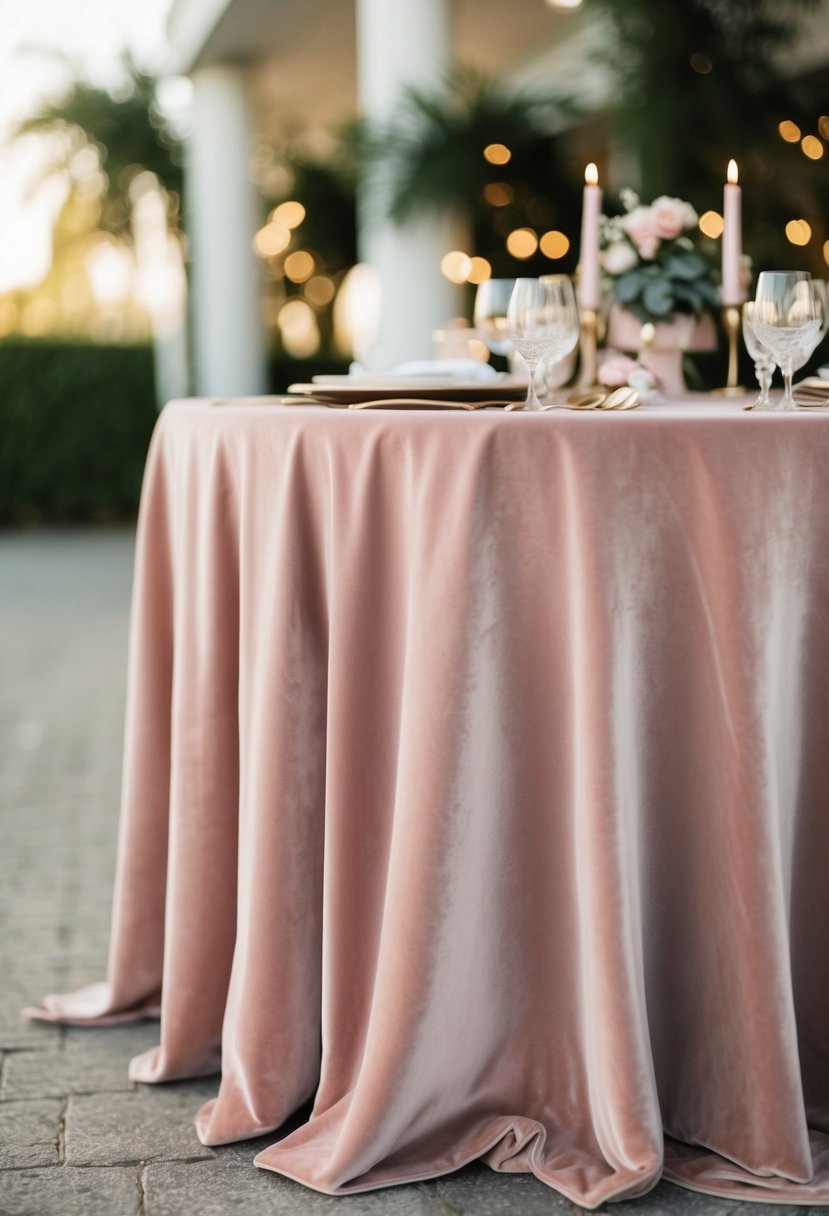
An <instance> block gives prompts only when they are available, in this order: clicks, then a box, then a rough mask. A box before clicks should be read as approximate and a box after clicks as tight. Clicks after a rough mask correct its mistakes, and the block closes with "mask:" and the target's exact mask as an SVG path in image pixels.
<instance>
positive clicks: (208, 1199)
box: [0, 529, 804, 1216]
mask: <svg viewBox="0 0 829 1216" xmlns="http://www.w3.org/2000/svg"><path fill="white" fill-rule="evenodd" d="M131 567H132V535H131V533H130V532H129V531H127V530H118V529H110V530H102V531H97V530H92V531H60V532H34V533H22V534H14V533H7V534H0V1216H230V1214H231V1213H243V1214H245V1216H248V1214H252V1216H282V1214H290V1216H323V1214H326V1216H501V1214H504V1216H541V1214H542V1213H545V1214H548V1213H552V1212H565V1213H572V1211H573V1205H572V1204H570V1203H569V1202H568V1201H567V1200H565V1199H563V1198H562V1197H561V1196H559V1195H557V1194H556V1193H555V1192H553V1191H551V1190H550V1189H549V1188H548V1187H545V1186H543V1185H542V1184H541V1183H539V1182H538V1181H537V1180H536V1179H535V1178H532V1177H530V1176H527V1175H506V1174H495V1173H493V1172H492V1171H491V1170H489V1169H487V1168H486V1167H484V1166H480V1165H473V1166H470V1167H467V1168H466V1169H464V1170H461V1171H459V1172H458V1173H456V1174H453V1175H450V1176H448V1177H446V1178H443V1179H438V1180H435V1181H432V1182H425V1183H421V1184H419V1185H415V1186H405V1187H396V1188H392V1189H388V1190H384V1191H375V1192H373V1193H371V1194H368V1195H357V1196H353V1197H347V1198H339V1199H334V1198H331V1197H329V1196H325V1195H318V1194H316V1193H314V1192H312V1191H308V1190H306V1189H304V1188H302V1187H299V1186H298V1185H296V1184H295V1183H292V1182H290V1181H288V1180H287V1179H283V1178H279V1177H278V1176H277V1175H275V1174H272V1173H266V1172H264V1171H260V1170H257V1169H254V1168H253V1166H252V1165H251V1160H252V1158H253V1156H254V1154H255V1153H256V1152H257V1151H258V1148H259V1147H260V1146H261V1145H260V1143H258V1142H256V1141H248V1142H246V1143H243V1144H238V1145H231V1146H229V1147H226V1148H221V1149H218V1150H214V1149H208V1148H205V1147H204V1146H203V1145H201V1144H200V1143H199V1141H198V1139H197V1138H196V1134H195V1131H194V1128H193V1121H192V1120H193V1114H194V1112H195V1110H196V1109H197V1107H198V1106H199V1105H200V1103H201V1102H202V1101H203V1100H204V1099H205V1098H206V1097H209V1096H211V1095H212V1094H213V1093H215V1090H216V1081H215V1079H210V1080H207V1081H205V1080H200V1081H195V1082H192V1083H176V1084H169V1085H163V1086H155V1087H152V1086H137V1085H134V1084H131V1083H130V1082H129V1081H128V1080H127V1063H128V1061H129V1059H130V1057H131V1056H132V1055H134V1054H136V1053H137V1052H138V1051H142V1050H144V1049H145V1048H147V1047H149V1046H152V1045H153V1044H154V1043H155V1042H157V1024H156V1023H143V1024H139V1025H136V1026H127V1027H120V1028H113V1029H106V1030H104V1029H95V1030H81V1029H65V1028H61V1027H55V1026H43V1025H30V1024H26V1023H24V1022H21V1020H20V1009H21V1007H22V1006H24V1005H26V1004H33V1003H36V1002H37V1001H38V999H39V998H40V997H41V996H42V995H43V994H44V993H46V992H53V991H62V990H66V989H67V988H72V987H75V986H77V985H79V984H82V983H86V982H89V981H91V980H95V979H99V978H101V977H102V975H103V972H104V964H105V958H106V943H107V935H108V926H109V902H110V894H111V885H112V872H113V864H114V849H115V832H116V819H117V807H118V789H119V781H120V764H121V733H122V721H123V704H124V678H125V665H126V638H127V611H128V599H129V590H130V582H131ZM270 1139H273V1137H271V1138H270ZM262 1143H267V1140H265V1141H263V1142H262ZM617 1210H618V1212H619V1216H662V1214H663V1213H667V1212H672V1213H673V1212H677V1213H687V1214H688V1216H697V1214H698V1213H705V1214H706V1216H715V1214H719V1213H723V1214H725V1213H729V1212H733V1213H735V1216H784V1214H786V1213H788V1214H789V1216H793V1214H794V1213H795V1212H803V1211H804V1209H802V1208H801V1209H796V1208H781V1207H779V1206H771V1205H769V1206H767V1205H760V1204H751V1205H748V1204H739V1203H729V1202H726V1201H724V1200H719V1199H712V1198H707V1197H705V1196H702V1195H695V1194H691V1193H690V1192H687V1191H682V1190H679V1189H678V1188H675V1187H671V1186H668V1185H667V1184H661V1185H660V1186H659V1187H657V1188H656V1189H655V1190H654V1191H652V1192H651V1194H649V1195H647V1196H646V1197H645V1198H644V1199H641V1200H637V1201H628V1202H626V1203H623V1204H621V1205H619V1208H618V1209H617Z"/></svg>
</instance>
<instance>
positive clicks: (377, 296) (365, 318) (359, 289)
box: [334, 262, 383, 361]
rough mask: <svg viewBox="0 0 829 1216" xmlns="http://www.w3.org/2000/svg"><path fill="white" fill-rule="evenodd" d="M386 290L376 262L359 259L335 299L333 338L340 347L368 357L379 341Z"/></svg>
mask: <svg viewBox="0 0 829 1216" xmlns="http://www.w3.org/2000/svg"><path fill="white" fill-rule="evenodd" d="M382 304H383V291H382V284H381V282H380V275H379V274H378V273H377V269H376V267H374V266H369V265H367V264H366V263H365V262H358V263H357V265H356V266H352V267H351V269H350V270H349V272H348V274H347V275H346V276H345V278H344V279H343V281H342V283H341V285H340V290H339V291H338V292H337V298H336V300H335V301H334V341H335V343H336V346H337V350H339V351H341V352H342V354H344V355H353V356H354V358H355V359H357V360H359V361H362V360H364V359H367V358H368V357H369V356H370V354H371V350H372V347H373V346H374V344H375V342H376V341H377V334H378V333H379V330H380V316H381V308H382Z"/></svg>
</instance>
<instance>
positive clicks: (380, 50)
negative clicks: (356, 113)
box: [357, 0, 470, 367]
mask: <svg viewBox="0 0 829 1216" xmlns="http://www.w3.org/2000/svg"><path fill="white" fill-rule="evenodd" d="M450 10H451V3H450V0H357V82H358V91H359V99H360V109H361V111H362V114H363V116H364V117H365V118H367V119H368V120H369V121H370V122H375V123H376V122H380V123H383V122H385V121H387V120H388V119H389V118H390V116H391V114H392V113H393V111H394V109H395V106H396V105H397V103H398V101H399V100H400V95H401V92H402V90H403V88H404V87H405V86H406V85H409V84H414V85H417V86H419V87H425V88H429V89H434V88H435V87H436V86H437V85H438V84H439V82H440V80H441V78H442V77H443V76H444V74H445V72H446V69H447V67H448V65H449V63H450V60H451V56H452V29H451V11H450ZM378 193H382V183H381V182H380V181H378V180H376V179H375V181H373V182H370V183H367V184H366V185H365V186H364V187H363V189H362V191H361V194H360V197H359V198H358V216H359V251H360V260H361V261H363V262H368V263H370V264H371V265H373V266H374V267H376V269H377V271H378V273H379V276H380V283H381V293H382V307H381V318H382V319H381V323H380V333H379V335H378V339H377V343H376V346H375V349H374V352H373V354H372V358H371V362H372V364H373V365H375V366H377V367H391V366H394V365H395V364H397V363H400V362H403V361H404V360H406V359H425V358H429V357H430V356H431V353H432V330H434V329H437V328H438V327H439V326H441V325H443V324H444V323H445V322H446V321H447V320H449V319H450V318H451V317H453V316H457V315H458V314H459V313H460V312H461V309H462V304H463V296H462V294H461V292H460V290H459V288H457V287H455V286H454V285H453V284H451V283H449V282H448V280H446V279H445V278H444V277H443V275H442V274H441V271H440V260H441V258H442V257H443V255H444V254H445V253H447V252H448V251H449V250H450V249H457V248H458V247H459V246H460V247H462V244H463V242H465V241H466V240H467V239H468V230H467V228H466V226H465V225H464V224H462V223H460V222H459V221H458V219H457V218H456V217H450V216H446V217H438V216H434V215H429V216H427V217H425V218H424V219H415V220H412V221H410V222H407V223H406V224H404V225H394V224H392V223H391V222H390V221H389V220H388V219H386V218H385V216H384V214H383V211H382V207H381V206H380V205H378ZM466 252H470V251H469V250H466Z"/></svg>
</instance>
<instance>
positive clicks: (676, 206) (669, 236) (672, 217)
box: [651, 194, 688, 241]
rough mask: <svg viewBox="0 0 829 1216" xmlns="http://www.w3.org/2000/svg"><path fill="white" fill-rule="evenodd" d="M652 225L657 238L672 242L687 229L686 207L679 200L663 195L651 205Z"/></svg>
mask: <svg viewBox="0 0 829 1216" xmlns="http://www.w3.org/2000/svg"><path fill="white" fill-rule="evenodd" d="M651 211H652V213H653V225H654V228H655V230H656V234H657V236H660V237H661V238H662V239H663V240H664V241H672V240H674V239H675V238H676V237H678V236H679V235H680V233H681V232H682V231H683V230H684V229H685V228H686V227H687V219H688V207H687V204H686V203H683V201H682V199H681V198H668V196H667V194H663V195H662V196H661V197H660V198H656V199H654V200H653V202H652V203H651Z"/></svg>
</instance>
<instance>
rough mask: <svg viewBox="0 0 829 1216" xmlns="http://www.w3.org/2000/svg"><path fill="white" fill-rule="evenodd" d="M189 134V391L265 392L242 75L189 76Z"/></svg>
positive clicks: (227, 71)
mask: <svg viewBox="0 0 829 1216" xmlns="http://www.w3.org/2000/svg"><path fill="white" fill-rule="evenodd" d="M192 81H193V133H192V136H191V140H190V146H189V155H188V161H187V177H186V184H185V190H186V197H185V206H186V208H187V214H188V225H187V228H188V236H189V240H190V244H191V259H192V282H193V327H194V333H193V336H194V351H195V364H196V366H195V373H196V374H195V381H196V390H197V392H198V393H200V394H201V395H203V396H211V397H213V396H237V395H248V394H256V393H263V392H265V391H266V388H267V365H266V344H265V327H264V322H263V317H262V312H261V308H260V267H259V265H258V263H257V259H256V256H255V254H254V253H253V248H252V244H251V242H252V240H253V236H254V233H255V232H256V228H257V226H258V222H259V214H258V207H257V196H256V190H255V187H254V185H253V183H252V182H251V178H250V169H249V158H250V136H251V121H250V111H249V106H248V96H247V88H246V81H245V73H244V70H243V69H242V68H240V67H237V66H235V65H234V66H231V65H228V64H219V65H217V66H215V67H206V68H199V69H198V70H197V71H195V72H193V75H192Z"/></svg>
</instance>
